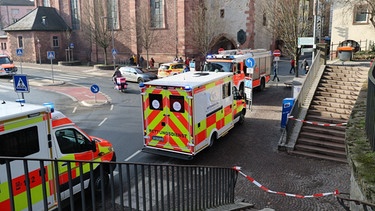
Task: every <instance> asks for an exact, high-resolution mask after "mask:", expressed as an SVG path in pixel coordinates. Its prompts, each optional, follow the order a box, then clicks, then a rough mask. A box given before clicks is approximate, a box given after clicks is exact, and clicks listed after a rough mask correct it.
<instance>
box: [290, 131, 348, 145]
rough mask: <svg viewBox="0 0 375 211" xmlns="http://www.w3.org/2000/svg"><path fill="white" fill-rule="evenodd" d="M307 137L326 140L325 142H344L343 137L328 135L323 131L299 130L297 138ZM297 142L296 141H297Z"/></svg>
mask: <svg viewBox="0 0 375 211" xmlns="http://www.w3.org/2000/svg"><path fill="white" fill-rule="evenodd" d="M302 137H303V138H308V139H315V140H320V141H327V142H335V143H340V144H344V142H345V137H337V136H334V135H328V134H323V133H315V132H304V131H301V132H300V134H299V138H302ZM297 144H298V142H297Z"/></svg>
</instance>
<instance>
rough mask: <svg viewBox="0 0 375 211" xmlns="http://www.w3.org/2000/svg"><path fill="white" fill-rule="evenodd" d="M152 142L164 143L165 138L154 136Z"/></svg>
mask: <svg viewBox="0 0 375 211" xmlns="http://www.w3.org/2000/svg"><path fill="white" fill-rule="evenodd" d="M152 140H155V141H164V138H163V137H161V136H152Z"/></svg>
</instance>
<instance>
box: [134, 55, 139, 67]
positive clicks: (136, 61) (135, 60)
mask: <svg viewBox="0 0 375 211" xmlns="http://www.w3.org/2000/svg"><path fill="white" fill-rule="evenodd" d="M133 61H134V62H133V65H137V64H138V58H137V56H136V55H133Z"/></svg>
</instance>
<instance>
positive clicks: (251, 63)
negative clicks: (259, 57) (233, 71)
mask: <svg viewBox="0 0 375 211" xmlns="http://www.w3.org/2000/svg"><path fill="white" fill-rule="evenodd" d="M245 64H246V66H247V67H249V68H253V67H254V66H255V59H254V58H252V57H250V58H247V59H246V60H245Z"/></svg>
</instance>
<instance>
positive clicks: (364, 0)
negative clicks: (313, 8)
mask: <svg viewBox="0 0 375 211" xmlns="http://www.w3.org/2000/svg"><path fill="white" fill-rule="evenodd" d="M336 1H338V2H341V3H344V5H350V7H351V8H355V7H356V6H358V5H363V6H364V8H366V11H363V12H364V13H367V14H368V15H369V20H370V22H371V24H372V25H373V26H374V27H375V17H374V16H375V0H336ZM350 12H352V11H351V10H350Z"/></svg>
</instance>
